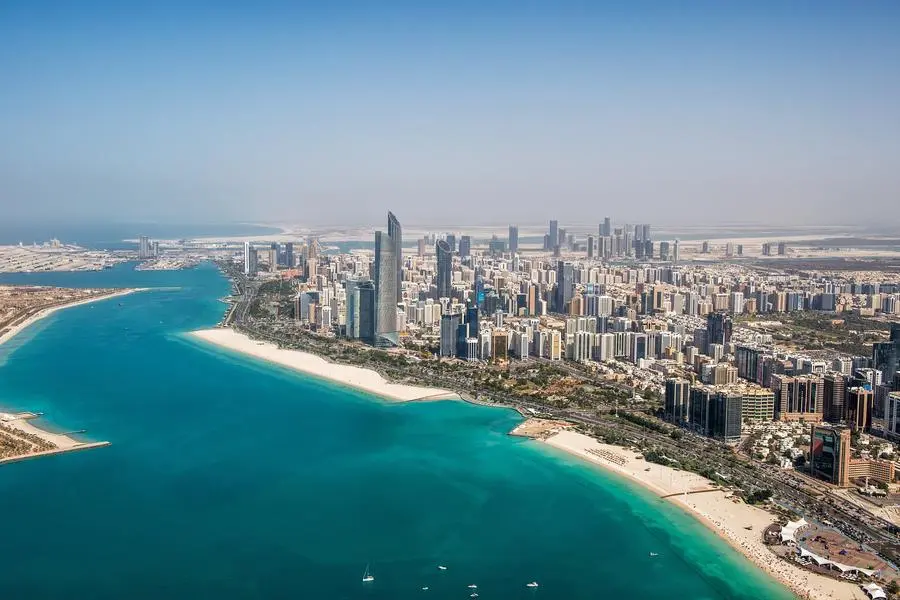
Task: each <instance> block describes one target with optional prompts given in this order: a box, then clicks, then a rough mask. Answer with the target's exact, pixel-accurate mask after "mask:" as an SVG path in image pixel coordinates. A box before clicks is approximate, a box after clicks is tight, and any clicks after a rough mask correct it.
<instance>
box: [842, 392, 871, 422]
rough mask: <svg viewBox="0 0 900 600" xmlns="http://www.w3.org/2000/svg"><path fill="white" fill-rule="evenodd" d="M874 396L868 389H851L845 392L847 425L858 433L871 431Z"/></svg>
mask: <svg viewBox="0 0 900 600" xmlns="http://www.w3.org/2000/svg"><path fill="white" fill-rule="evenodd" d="M874 402H875V394H874V393H873V392H872V388H869V387H861V386H857V387H852V388H850V389H849V390H847V423H848V424H849V425H850V427H852V428H853V429H856V430H859V431H866V432H868V431H871V430H872V416H873V409H874Z"/></svg>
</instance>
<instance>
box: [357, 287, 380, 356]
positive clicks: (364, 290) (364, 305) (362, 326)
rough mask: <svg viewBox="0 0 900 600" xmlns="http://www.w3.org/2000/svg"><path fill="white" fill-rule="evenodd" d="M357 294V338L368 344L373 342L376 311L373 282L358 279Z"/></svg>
mask: <svg viewBox="0 0 900 600" xmlns="http://www.w3.org/2000/svg"><path fill="white" fill-rule="evenodd" d="M356 288H357V292H356V293H357V295H358V296H359V339H360V340H361V341H362V342H364V343H366V344H369V345H374V344H375V322H376V321H377V319H378V315H377V312H376V294H375V282H374V281H370V280H366V281H360V282H359V283H358V284H357V286H356Z"/></svg>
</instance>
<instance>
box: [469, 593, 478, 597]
mask: <svg viewBox="0 0 900 600" xmlns="http://www.w3.org/2000/svg"><path fill="white" fill-rule="evenodd" d="M477 597H478V592H472V593H471V594H469V598H477Z"/></svg>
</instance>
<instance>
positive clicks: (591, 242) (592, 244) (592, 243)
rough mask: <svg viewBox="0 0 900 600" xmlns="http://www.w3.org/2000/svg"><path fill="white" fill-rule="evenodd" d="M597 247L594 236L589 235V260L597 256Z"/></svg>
mask: <svg viewBox="0 0 900 600" xmlns="http://www.w3.org/2000/svg"><path fill="white" fill-rule="evenodd" d="M595 246H596V240H595V238H594V236H592V235H589V236H588V238H587V257H588V258H594V256H596V253H597V250H596V247H595Z"/></svg>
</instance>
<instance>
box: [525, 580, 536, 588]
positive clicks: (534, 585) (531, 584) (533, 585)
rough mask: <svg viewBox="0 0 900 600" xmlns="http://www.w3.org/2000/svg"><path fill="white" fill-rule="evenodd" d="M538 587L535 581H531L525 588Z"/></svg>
mask: <svg viewBox="0 0 900 600" xmlns="http://www.w3.org/2000/svg"><path fill="white" fill-rule="evenodd" d="M537 586H538V582H537V581H532V582H531V583H526V584H525V587H530V588H536V587H537Z"/></svg>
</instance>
